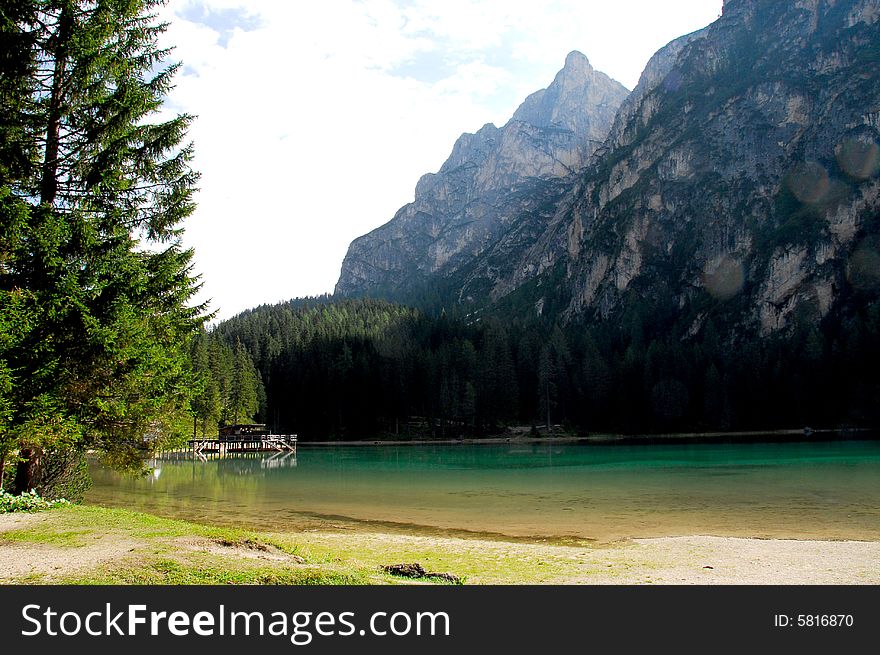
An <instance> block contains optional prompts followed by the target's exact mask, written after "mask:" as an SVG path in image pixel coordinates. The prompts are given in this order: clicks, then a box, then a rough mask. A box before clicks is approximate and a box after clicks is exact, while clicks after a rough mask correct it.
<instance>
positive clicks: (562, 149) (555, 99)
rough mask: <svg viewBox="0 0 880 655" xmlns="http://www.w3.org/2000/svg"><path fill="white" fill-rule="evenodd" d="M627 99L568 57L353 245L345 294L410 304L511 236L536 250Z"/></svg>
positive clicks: (463, 142) (585, 63)
mask: <svg viewBox="0 0 880 655" xmlns="http://www.w3.org/2000/svg"><path fill="white" fill-rule="evenodd" d="M627 94H628V91H627V90H626V88H625V87H624V86H623V85H621V84H620V83H618V82H616V81H614V80H612V79H611V78H610V77H608V76H607V75H605V74H604V73H600V72H598V71H596V70H595V69H593V67H592V66H591V65H590V62H589V60H588V59H587V58H586V57H585V56H584V55H583V54H582V53H580V52H577V51H574V52H571V53H569V55H568V56H567V57H566V58H565V66H564V67H563V68H562V70H560V71H559V72H558V73H557V74H556V76H555V78H554V80H553V82H552V83H551V84H550V85H549V86H548V87H547V88H546V89H542V90H540V91H538V92H536V93H533V94H532V95H530V96H529V97H528V98H526V100H525V101H524V102H523V103H522V105H520V107H519V109H517V110H516V113H514V115H513V117H512V118H511V119H510V121H508V122H507V124H505V125H504V126H503V127H500V128H499V127H495V126H494V125H492V124H491V123H488V124H486V125H484V126H483V127H482V128H481V129H480V130H478V131H477V132H476V133H473V134H470V133H466V134H462V135H461V136H460V137H459V138H458V140H457V141H456V143H455V145H454V146H453V149H452V153H451V154H450V156H449V158H448V159H447V160H446V162H445V163H444V164H443V166H442V167H441V168H440V170H439V171H438V172H437V173H429V174H427V175H424V176H422V178H421V179H420V180H419V183H418V185H417V186H416V193H415V200H414V202H412V203H410V204H409V205H406V206H404V207H402V208H401V209H400V211H398V213H397V215H396V216H395V217H394V218H393V219H392V220H391V221H390V222H388V223H387V224H385V225H383V226H382V227H380V228H377V229H376V230H374V231H373V232H371V233H370V234H367V235H365V236H363V237H361V238H359V239H357V240H355V241H354V242H353V243H352V244H351V246H350V247H349V251H348V254H347V255H346V257H345V260H344V262H343V265H342V272H341V274H340V278H339V283H338V284H337V286H336V293H338V294H341V295H359V294H376V293H382V294H384V295H385V296H387V297H389V298H395V299H409V298H412V297H416V296H418V295H419V294H420V293H422V291H421V290H420V289H421V287H420V285H422V284H423V283H424V281H425V280H426V279H428V277H429V276H434V275H443V276H446V277H451V276H455V275H456V273H457V272H458V271H459V270H460V267H461V266H462V265H463V264H465V263H467V262H470V261H472V260H473V258H474V257H477V256H479V255H481V254H482V253H484V252H486V250H487V249H490V248H494V247H496V246H498V244H499V243H500V242H501V241H503V239H504V237H505V236H506V235H507V236H509V233H510V231H511V230H512V229H513V230H516V231H517V236H516V237H515V240H517V243H520V245H522V244H524V243H529V242H531V241H532V240H533V238H534V236H535V235H536V234H538V233H539V232H540V226H539V223H540V222H542V221H544V220H546V216H544V215H543V212H544V208H546V207H548V206H552V204H553V202H552V201H551V197H552V200H553V201H555V200H556V199H557V198H556V195H558V194H559V193H560V192H561V189H562V187H561V186H560V181H561V180H563V179H565V178H567V177H569V176H571V175H572V174H574V173H576V172H577V171H579V170H580V169H581V168H582V167H583V165H584V163H585V162H586V161H587V159H588V158H589V156H590V155H591V154H592V152H593V151H594V150H595V148H596V146H597V145H598V144H599V143H600V142H601V141H602V140H603V139H604V138H605V136H606V135H607V134H608V130H609V128H610V127H611V123H612V121H613V120H614V115H615V113H616V111H617V108H618V107H619V106H620V103H621V102H623V99H624V98H625V97H626V96H627ZM539 210H540V211H539ZM518 216H527V217H528V220H525V219H524V220H523V221H520V220H518V219H517V217H518ZM533 222H537V223H535V224H534V225H533V224H532V223H533ZM524 226H527V227H528V229H527V230H526V231H525V233H524V234H523V233H521V232H522V230H523V229H524ZM511 238H513V237H511ZM502 250H503V248H502Z"/></svg>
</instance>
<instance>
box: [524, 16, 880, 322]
mask: <svg viewBox="0 0 880 655" xmlns="http://www.w3.org/2000/svg"><path fill="white" fill-rule="evenodd" d="M878 20H880V3H878V2H877V1H876V0H858V1H856V0H849V1H845V0H837V1H834V0H800V1H799V2H785V3H781V2H769V1H764V0H729V1H728V2H726V3H725V5H724V13H723V15H722V17H721V18H720V19H719V20H718V21H716V22H715V23H713V24H712V25H710V26H709V27H707V28H706V29H704V30H702V31H701V32H699V33H696V34H694V35H691V36H689V37H686V38H685V39H684V40H680V41H677V42H673V44H670V46H667V48H666V49H665V51H664V52H661V54H660V56H659V57H658V58H655V60H654V61H653V62H652V65H651V66H649V68H648V70H647V71H646V74H645V76H643V79H642V82H641V83H640V84H639V87H638V88H637V89H636V90H635V91H634V92H633V94H632V95H631V96H630V98H629V99H628V100H627V101H626V102H625V103H624V104H623V106H622V107H621V111H620V112H619V113H618V116H617V117H616V119H615V123H614V125H613V127H612V129H611V133H610V135H609V137H608V139H607V141H606V143H605V144H603V146H602V147H601V148H600V149H599V150H597V152H596V155H595V156H594V158H593V159H592V161H591V162H590V165H589V167H588V169H587V171H586V172H585V173H584V175H583V176H582V178H581V180H580V182H579V184H578V185H577V187H576V188H575V189H573V190H572V192H571V193H570V194H569V197H567V198H566V200H565V201H564V204H563V205H562V211H560V212H558V213H557V216H556V217H555V220H554V221H553V222H552V223H551V225H550V226H548V229H547V230H546V231H545V233H544V234H543V235H542V237H541V238H540V239H539V240H538V243H536V245H535V246H534V247H533V248H532V249H531V250H530V251H529V252H528V253H526V254H525V255H524V256H523V258H522V260H521V262H520V263H519V265H518V268H519V270H521V271H530V272H532V274H533V275H540V274H542V273H544V271H548V270H550V269H553V267H554V266H560V267H564V269H565V271H564V275H563V276H562V277H563V279H562V280H561V281H560V282H559V283H558V285H557V292H559V293H562V294H563V295H564V296H565V297H566V299H567V306H566V309H565V312H564V313H565V315H567V316H568V317H573V316H578V315H586V316H587V317H600V318H607V317H609V316H610V315H612V314H614V313H615V311H616V310H619V309H621V308H622V307H624V306H625V304H626V303H627V299H628V298H633V299H637V301H638V302H639V303H641V304H643V305H651V304H653V305H656V306H658V307H666V308H673V309H674V310H675V311H676V312H677V314H678V320H679V328H681V329H683V330H684V332H685V333H689V334H693V333H695V332H697V331H699V330H700V328H701V325H702V324H703V323H704V322H705V321H706V319H707V318H708V317H710V316H713V317H714V316H716V315H722V316H724V317H725V319H726V322H727V323H731V324H737V325H739V326H741V327H746V328H754V329H757V330H758V331H760V332H761V333H763V334H768V333H772V332H775V331H778V330H780V329H783V328H785V327H787V326H788V325H790V324H791V322H792V321H793V320H794V319H795V318H796V317H800V318H801V319H804V320H807V321H812V322H815V321H817V320H818V319H820V318H823V317H825V316H827V315H828V314H829V312H831V311H832V309H834V308H835V307H836V306H838V305H840V304H841V303H844V304H845V303H846V302H848V301H849V300H850V299H852V297H853V295H854V294H855V295H858V294H860V293H862V294H863V293H864V292H869V291H874V290H876V288H877V286H878V282H880V266H878V264H880V254H878V252H877V247H878V245H880V241H878V237H877V236H875V235H876V233H877V231H878V226H877V218H878V209H880V195H878V194H880V180H878V175H877V173H878V146H877V141H878V128H880V39H878V29H877V28H878V25H877V23H878ZM518 281H519V280H514V281H513V283H514V285H515V284H516V283H517V282H518ZM530 300H534V301H536V302H540V299H535V298H532V299H530Z"/></svg>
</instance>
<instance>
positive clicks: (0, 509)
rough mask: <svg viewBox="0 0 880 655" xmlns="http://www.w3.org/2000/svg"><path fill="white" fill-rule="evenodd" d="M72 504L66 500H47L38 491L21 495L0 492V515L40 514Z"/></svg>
mask: <svg viewBox="0 0 880 655" xmlns="http://www.w3.org/2000/svg"><path fill="white" fill-rule="evenodd" d="M69 504H70V503H69V502H68V501H67V500H65V499H64V498H59V499H57V500H46V499H45V498H42V497H41V496H40V495H39V494H38V493H37V492H36V491H26V492H24V493H22V494H19V495H13V494H10V493H6V492H5V491H0V514H8V513H11V512H38V511H40V510H44V509H54V508H56V507H63V506H65V505H69Z"/></svg>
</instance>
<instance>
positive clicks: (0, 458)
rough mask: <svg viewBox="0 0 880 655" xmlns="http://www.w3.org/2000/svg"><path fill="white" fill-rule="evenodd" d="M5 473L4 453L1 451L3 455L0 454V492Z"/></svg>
mask: <svg viewBox="0 0 880 655" xmlns="http://www.w3.org/2000/svg"><path fill="white" fill-rule="evenodd" d="M5 473H6V451H5V450H4V451H3V454H0V491H3V478H4V477H6V476H5Z"/></svg>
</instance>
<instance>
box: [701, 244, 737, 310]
mask: <svg viewBox="0 0 880 655" xmlns="http://www.w3.org/2000/svg"><path fill="white" fill-rule="evenodd" d="M745 281H746V275H745V270H744V269H743V265H742V262H741V261H739V260H738V259H736V258H735V257H733V256H731V255H721V256H720V257H715V258H714V259H712V260H710V261H709V262H707V263H706V266H705V267H704V268H703V286H704V287H706V291H708V292H709V293H710V294H712V296H713V297H715V298H718V299H719V300H727V299H728V298H732V297H733V296H735V295H736V294H738V293H739V292H740V291H742V288H743V284H745Z"/></svg>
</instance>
